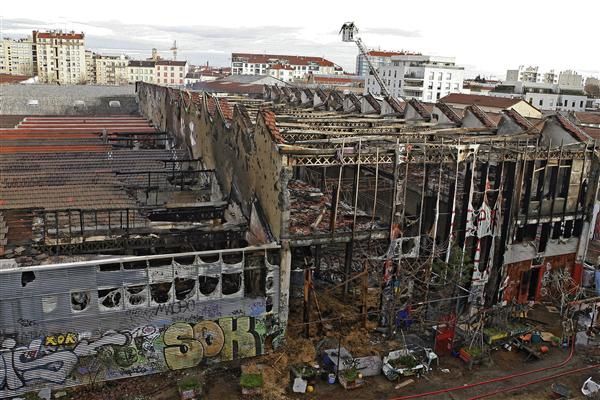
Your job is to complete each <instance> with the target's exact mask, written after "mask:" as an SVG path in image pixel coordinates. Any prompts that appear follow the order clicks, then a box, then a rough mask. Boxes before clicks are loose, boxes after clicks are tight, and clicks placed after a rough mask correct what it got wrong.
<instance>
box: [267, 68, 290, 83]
mask: <svg viewBox="0 0 600 400" xmlns="http://www.w3.org/2000/svg"><path fill="white" fill-rule="evenodd" d="M268 71H269V76H272V77H273V78H277V79H281V80H282V81H284V82H292V81H293V80H294V68H292V66H291V65H287V64H275V65H272V66H271V67H270V68H269V69H268Z"/></svg>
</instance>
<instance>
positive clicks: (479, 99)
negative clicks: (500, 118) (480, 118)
mask: <svg viewBox="0 0 600 400" xmlns="http://www.w3.org/2000/svg"><path fill="white" fill-rule="evenodd" d="M521 101H523V100H522V99H516V98H507V97H495V96H483V95H479V94H463V93H450V94H449V95H447V96H445V97H442V98H441V99H440V102H442V103H448V104H465V105H477V106H480V107H492V108H500V109H503V110H504V109H507V108H509V107H512V106H514V105H515V104H517V103H519V102H521Z"/></svg>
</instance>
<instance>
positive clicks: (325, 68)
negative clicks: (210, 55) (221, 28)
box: [231, 53, 344, 79]
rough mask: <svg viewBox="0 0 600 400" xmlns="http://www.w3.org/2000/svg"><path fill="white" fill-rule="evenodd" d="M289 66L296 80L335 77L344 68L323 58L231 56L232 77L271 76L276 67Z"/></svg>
mask: <svg viewBox="0 0 600 400" xmlns="http://www.w3.org/2000/svg"><path fill="white" fill-rule="evenodd" d="M280 65H287V66H289V67H290V68H291V70H292V77H293V78H294V79H301V78H304V77H305V75H308V74H310V73H312V74H313V75H334V74H342V73H343V72H344V71H343V68H342V67H340V66H338V65H336V64H334V63H333V62H331V61H329V60H327V59H325V58H323V57H311V56H288V55H277V54H251V53H232V54H231V74H232V75H270V73H269V70H270V69H271V68H272V67H274V66H280Z"/></svg>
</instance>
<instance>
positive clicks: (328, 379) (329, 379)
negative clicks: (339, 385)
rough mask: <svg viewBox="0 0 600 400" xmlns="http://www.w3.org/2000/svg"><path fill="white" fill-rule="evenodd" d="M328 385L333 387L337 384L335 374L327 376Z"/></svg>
mask: <svg viewBox="0 0 600 400" xmlns="http://www.w3.org/2000/svg"><path fill="white" fill-rule="evenodd" d="M327 383H329V384H330V385H333V384H334V383H335V374H329V375H328V376H327Z"/></svg>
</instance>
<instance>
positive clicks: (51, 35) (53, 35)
mask: <svg viewBox="0 0 600 400" xmlns="http://www.w3.org/2000/svg"><path fill="white" fill-rule="evenodd" d="M84 36H85V35H84V34H83V33H75V32H60V31H57V32H38V31H33V37H34V38H36V37H38V38H41V39H83V38H84Z"/></svg>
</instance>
